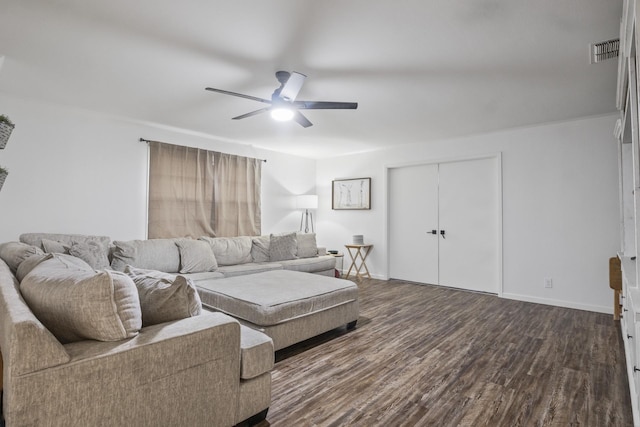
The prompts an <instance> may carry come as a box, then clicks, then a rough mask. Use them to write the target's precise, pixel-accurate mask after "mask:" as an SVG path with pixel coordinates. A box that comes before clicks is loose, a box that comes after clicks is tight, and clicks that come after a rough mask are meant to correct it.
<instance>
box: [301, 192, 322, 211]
mask: <svg viewBox="0 0 640 427" xmlns="http://www.w3.org/2000/svg"><path fill="white" fill-rule="evenodd" d="M296 207H297V208H298V209H318V196H316V195H307V194H305V195H302V196H297V197H296Z"/></svg>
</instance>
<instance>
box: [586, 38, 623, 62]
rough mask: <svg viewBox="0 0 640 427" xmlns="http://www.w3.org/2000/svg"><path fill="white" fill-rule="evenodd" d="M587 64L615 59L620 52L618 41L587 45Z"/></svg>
mask: <svg viewBox="0 0 640 427" xmlns="http://www.w3.org/2000/svg"><path fill="white" fill-rule="evenodd" d="M589 48H590V49H589V51H590V52H589V56H590V58H589V63H591V64H597V63H598V62H602V61H606V60H607V59H611V58H617V57H618V53H619V51H620V39H613V40H607V41H606V42H601V43H593V44H591V45H589Z"/></svg>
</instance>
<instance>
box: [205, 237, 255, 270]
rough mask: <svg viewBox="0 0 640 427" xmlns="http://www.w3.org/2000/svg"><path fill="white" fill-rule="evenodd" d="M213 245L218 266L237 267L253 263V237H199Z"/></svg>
mask: <svg viewBox="0 0 640 427" xmlns="http://www.w3.org/2000/svg"><path fill="white" fill-rule="evenodd" d="M198 240H204V241H205V242H207V243H209V244H210V245H211V249H212V250H213V254H214V255H215V257H216V260H217V261H218V265H237V264H246V263H248V262H251V261H252V259H251V237H249V236H239V237H207V236H203V237H199V238H198Z"/></svg>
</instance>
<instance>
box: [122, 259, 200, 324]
mask: <svg viewBox="0 0 640 427" xmlns="http://www.w3.org/2000/svg"><path fill="white" fill-rule="evenodd" d="M125 273H126V274H127V275H128V276H129V277H131V278H132V279H133V282H134V283H135V284H136V287H137V288H138V295H139V296H140V308H141V310H142V326H150V325H156V324H158V323H164V322H171V321H173V320H180V319H185V318H187V317H192V316H198V315H200V313H202V302H201V301H200V295H198V291H197V290H196V286H195V285H194V284H193V281H191V279H188V278H186V277H184V276H176V275H173V274H168V273H163V272H161V271H153V270H143V269H139V268H134V267H131V266H130V265H128V266H126V267H125Z"/></svg>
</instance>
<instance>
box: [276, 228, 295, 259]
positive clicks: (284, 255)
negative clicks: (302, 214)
mask: <svg viewBox="0 0 640 427" xmlns="http://www.w3.org/2000/svg"><path fill="white" fill-rule="evenodd" d="M297 252H298V242H297V239H296V233H295V232H292V233H283V234H272V235H271V237H270V239H269V260H270V261H285V260H288V259H296V258H297V257H296V253H297Z"/></svg>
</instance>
